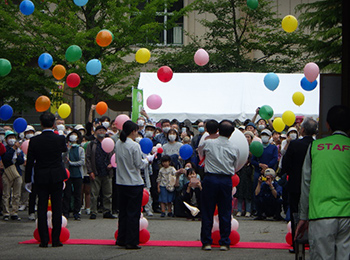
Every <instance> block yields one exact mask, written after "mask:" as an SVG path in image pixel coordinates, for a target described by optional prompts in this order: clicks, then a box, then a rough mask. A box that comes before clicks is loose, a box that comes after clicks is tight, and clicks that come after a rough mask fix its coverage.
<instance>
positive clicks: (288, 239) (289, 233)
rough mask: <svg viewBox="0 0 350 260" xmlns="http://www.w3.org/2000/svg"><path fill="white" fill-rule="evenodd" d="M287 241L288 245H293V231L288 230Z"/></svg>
mask: <svg viewBox="0 0 350 260" xmlns="http://www.w3.org/2000/svg"><path fill="white" fill-rule="evenodd" d="M286 242H287V244H288V245H290V246H292V245H293V237H292V233H291V232H288V233H287V234H286Z"/></svg>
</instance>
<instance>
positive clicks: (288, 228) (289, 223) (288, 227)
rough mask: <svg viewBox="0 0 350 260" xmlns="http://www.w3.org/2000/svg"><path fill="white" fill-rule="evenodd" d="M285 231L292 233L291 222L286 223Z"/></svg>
mask: <svg viewBox="0 0 350 260" xmlns="http://www.w3.org/2000/svg"><path fill="white" fill-rule="evenodd" d="M287 230H288V233H292V222H291V221H289V222H288V223H287Z"/></svg>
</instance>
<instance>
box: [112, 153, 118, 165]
mask: <svg viewBox="0 0 350 260" xmlns="http://www.w3.org/2000/svg"><path fill="white" fill-rule="evenodd" d="M111 164H112V167H114V168H117V163H116V161H115V153H114V154H113V155H112V157H111Z"/></svg>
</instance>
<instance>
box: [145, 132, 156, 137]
mask: <svg viewBox="0 0 350 260" xmlns="http://www.w3.org/2000/svg"><path fill="white" fill-rule="evenodd" d="M153 133H154V132H153V131H146V132H145V137H147V138H151V137H152V136H153Z"/></svg>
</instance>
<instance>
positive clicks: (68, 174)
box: [63, 169, 70, 181]
mask: <svg viewBox="0 0 350 260" xmlns="http://www.w3.org/2000/svg"><path fill="white" fill-rule="evenodd" d="M66 173H67V179H65V180H63V181H68V179H69V178H70V172H69V170H68V169H66Z"/></svg>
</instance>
